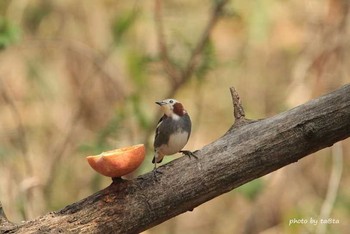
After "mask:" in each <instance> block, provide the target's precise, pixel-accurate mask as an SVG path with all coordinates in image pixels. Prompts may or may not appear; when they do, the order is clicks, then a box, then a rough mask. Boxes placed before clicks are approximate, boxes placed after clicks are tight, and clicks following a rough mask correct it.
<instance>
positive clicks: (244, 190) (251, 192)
mask: <svg viewBox="0 0 350 234" xmlns="http://www.w3.org/2000/svg"><path fill="white" fill-rule="evenodd" d="M263 188H264V183H263V181H262V180H261V179H256V180H253V181H251V182H249V183H247V184H245V185H242V186H241V187H239V188H237V189H236V191H237V192H239V193H241V194H242V195H243V196H244V197H246V198H248V199H250V200H254V199H255V198H256V197H257V196H258V195H259V193H260V192H261V191H262V190H263Z"/></svg>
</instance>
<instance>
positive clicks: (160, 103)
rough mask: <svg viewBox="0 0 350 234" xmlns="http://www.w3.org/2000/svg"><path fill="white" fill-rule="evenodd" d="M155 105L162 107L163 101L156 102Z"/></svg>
mask: <svg viewBox="0 0 350 234" xmlns="http://www.w3.org/2000/svg"><path fill="white" fill-rule="evenodd" d="M156 104H158V105H160V106H162V105H164V104H165V103H164V102H163V101H158V102H156Z"/></svg>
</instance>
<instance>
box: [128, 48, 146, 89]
mask: <svg viewBox="0 0 350 234" xmlns="http://www.w3.org/2000/svg"><path fill="white" fill-rule="evenodd" d="M149 61H150V59H149V58H148V57H147V56H145V55H144V54H141V53H140V52H138V51H137V50H134V49H132V50H131V51H130V52H129V53H128V55H127V66H128V67H127V68H128V72H129V74H130V78H131V79H132V81H133V82H134V84H135V86H136V88H137V90H140V89H144V88H145V85H146V71H147V65H148V62H149Z"/></svg>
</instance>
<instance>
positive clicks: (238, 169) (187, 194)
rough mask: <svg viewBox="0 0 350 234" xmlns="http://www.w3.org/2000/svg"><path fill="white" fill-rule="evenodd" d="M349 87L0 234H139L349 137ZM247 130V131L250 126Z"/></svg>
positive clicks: (241, 128) (240, 128) (233, 130)
mask: <svg viewBox="0 0 350 234" xmlns="http://www.w3.org/2000/svg"><path fill="white" fill-rule="evenodd" d="M349 93H350V85H346V86H344V87H342V88H340V89H338V90H336V91H334V92H332V93H330V94H328V95H325V96H322V97H320V98H318V99H314V100H312V101H310V102H307V103H305V104H304V105H301V106H298V107H296V108H293V109H291V110H289V111H286V112H283V113H281V114H278V115H276V116H274V117H271V118H267V119H264V120H259V121H255V122H247V123H245V124H240V125H238V126H233V127H231V129H230V130H229V131H228V132H227V133H226V134H225V135H224V136H222V137H221V138H219V139H218V140H216V141H214V142H213V143H211V144H209V145H206V146H204V147H203V148H202V149H200V150H199V151H198V152H197V153H196V155H197V156H198V159H194V158H189V157H181V158H179V159H176V160H173V161H172V162H170V163H168V164H165V165H163V166H161V167H159V171H161V172H162V174H160V175H159V176H157V180H155V178H154V176H153V173H147V174H145V175H142V176H141V177H138V178H137V179H134V180H119V181H114V182H113V183H112V184H111V185H110V186H109V187H107V188H106V189H104V190H101V191H99V192H97V193H95V194H93V195H91V196H89V197H87V198H85V199H83V200H81V201H79V202H77V203H74V204H71V205H69V206H67V207H65V208H64V209H62V210H60V211H57V212H52V213H49V214H46V215H44V216H42V217H39V218H38V219H36V220H33V221H28V222H24V223H21V224H20V225H18V226H13V227H12V228H10V229H9V228H8V226H7V227H6V228H5V227H3V226H2V225H0V232H1V231H4V230H7V231H8V233H26V234H27V233H37V232H62V233H63V232H68V233H71V232H73V233H74V232H87V233H91V232H97V231H98V232H100V233H139V232H141V231H143V230H146V229H148V228H150V227H153V226H155V225H157V224H160V223H162V222H164V221H166V220H168V219H170V218H172V217H174V216H176V215H179V214H181V213H184V212H186V211H188V210H191V209H193V208H195V207H197V206H199V205H200V204H202V203H204V202H206V201H209V200H211V199H213V198H215V197H217V196H219V195H221V194H223V193H226V192H228V191H231V190H232V189H234V188H237V187H239V186H240V185H242V184H245V183H247V182H249V181H251V180H254V179H256V178H259V177H261V176H263V175H266V174H268V173H270V172H273V171H275V170H277V169H279V168H281V167H283V166H286V165H288V164H291V163H293V162H297V161H298V160H299V159H301V158H303V157H305V156H307V155H309V154H311V153H313V152H316V151H318V150H320V149H322V148H326V147H329V146H331V145H333V144H334V143H335V142H337V141H340V140H343V139H345V138H347V137H349V136H350V121H349V119H350V95H349ZM248 123H249V124H248Z"/></svg>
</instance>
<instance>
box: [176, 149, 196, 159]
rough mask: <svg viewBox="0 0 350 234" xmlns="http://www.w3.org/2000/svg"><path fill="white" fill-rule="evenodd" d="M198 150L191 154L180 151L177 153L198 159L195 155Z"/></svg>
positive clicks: (190, 152) (187, 151)
mask: <svg viewBox="0 0 350 234" xmlns="http://www.w3.org/2000/svg"><path fill="white" fill-rule="evenodd" d="M197 151H198V150H196V151H194V152H192V151H189V150H180V151H179V152H180V153H182V154H183V155H186V156H188V157H190V158H191V157H193V158H195V159H198V157H197V155H196V154H195V153H196V152H197Z"/></svg>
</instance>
